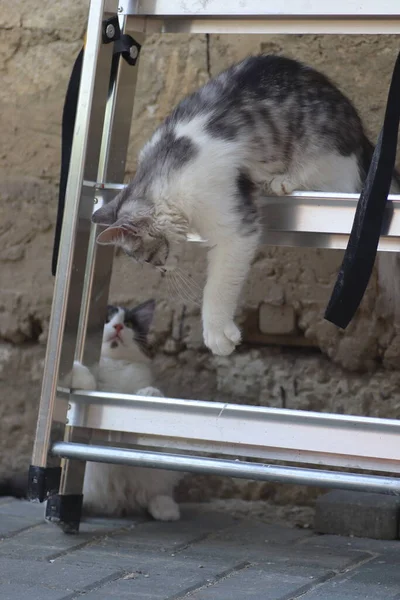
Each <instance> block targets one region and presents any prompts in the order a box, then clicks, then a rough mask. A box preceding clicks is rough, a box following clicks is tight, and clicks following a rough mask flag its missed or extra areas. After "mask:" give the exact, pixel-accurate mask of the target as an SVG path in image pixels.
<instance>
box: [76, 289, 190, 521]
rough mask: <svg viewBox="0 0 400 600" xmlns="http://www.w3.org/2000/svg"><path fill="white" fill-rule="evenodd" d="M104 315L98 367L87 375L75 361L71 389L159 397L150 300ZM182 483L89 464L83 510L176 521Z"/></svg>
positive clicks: (161, 474) (175, 477)
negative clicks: (140, 514) (139, 512)
mask: <svg viewBox="0 0 400 600" xmlns="http://www.w3.org/2000/svg"><path fill="white" fill-rule="evenodd" d="M107 312H108V314H107V320H106V324H105V326H104V331H103V342H102V347H101V358H100V362H99V365H98V367H97V368H96V369H95V370H94V369H93V370H92V371H90V370H89V369H88V368H87V367H85V366H84V365H82V364H81V363H79V362H75V364H74V368H73V372H72V387H73V388H75V389H83V390H94V389H97V390H99V391H107V392H117V393H124V394H137V395H139V396H158V397H161V396H163V394H162V393H161V392H160V390H158V389H157V388H155V387H153V386H152V384H153V375H152V372H151V360H150V358H149V355H148V346H147V343H146V338H147V334H148V331H149V327H150V325H151V322H152V319H153V314H154V301H153V300H149V301H147V302H144V303H143V304H141V305H139V306H137V307H136V308H134V309H131V310H128V309H126V308H121V307H118V306H109V307H108V311H107ZM181 478H182V474H181V473H178V472H176V471H165V470H158V469H146V468H142V467H127V466H125V465H112V464H104V463H94V462H88V463H87V465H86V473H85V480H84V488H83V503H84V509H86V510H88V511H89V512H91V513H100V514H103V515H114V516H120V515H127V514H131V513H133V512H135V511H136V510H137V509H147V510H148V512H149V513H150V514H151V515H152V516H153V517H154V519H158V520H160V521H175V520H177V519H179V516H180V514H179V506H178V505H177V503H176V502H175V500H174V499H173V491H174V488H175V486H176V485H177V483H178V481H179V480H180V479H181Z"/></svg>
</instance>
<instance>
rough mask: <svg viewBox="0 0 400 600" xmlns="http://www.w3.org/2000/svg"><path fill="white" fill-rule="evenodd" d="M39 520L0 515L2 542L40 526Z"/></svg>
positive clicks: (0, 536)
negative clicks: (30, 528)
mask: <svg viewBox="0 0 400 600" xmlns="http://www.w3.org/2000/svg"><path fill="white" fill-rule="evenodd" d="M38 523H39V521H38V519H35V518H34V517H32V518H26V519H24V518H22V517H14V516H10V515H0V540H2V539H3V538H7V537H11V536H14V535H17V534H18V533H19V532H22V531H24V530H25V529H28V528H29V527H33V526H35V525H38Z"/></svg>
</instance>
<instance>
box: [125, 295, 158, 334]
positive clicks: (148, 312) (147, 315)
mask: <svg viewBox="0 0 400 600" xmlns="http://www.w3.org/2000/svg"><path fill="white" fill-rule="evenodd" d="M155 308H156V303H155V300H146V302H143V303H142V304H139V306H136V307H135V308H132V310H131V311H130V313H131V315H133V317H134V319H135V321H136V323H137V324H138V326H139V328H140V330H141V331H142V333H143V334H144V335H147V334H148V333H149V330H150V325H151V323H152V321H153V318H154V311H155Z"/></svg>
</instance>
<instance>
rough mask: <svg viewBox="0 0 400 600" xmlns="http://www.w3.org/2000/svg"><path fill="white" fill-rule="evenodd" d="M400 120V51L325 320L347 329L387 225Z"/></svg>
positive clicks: (360, 297) (363, 290) (362, 293)
mask: <svg viewBox="0 0 400 600" xmlns="http://www.w3.org/2000/svg"><path fill="white" fill-rule="evenodd" d="M399 120H400V53H399V55H398V57H397V60H396V64H395V67H394V70H393V75H392V81H391V84H390V89H389V95H388V100H387V104H386V112H385V120H384V123H383V127H382V130H381V132H380V135H379V139H378V143H377V145H376V148H375V151H374V154H373V156H372V160H371V165H370V168H369V171H368V175H367V178H366V180H365V183H364V187H363V189H362V192H361V195H360V199H359V201H358V204H357V209H356V214H355V217H354V222H353V227H352V230H351V234H350V238H349V242H348V244H347V248H346V252H345V255H344V258H343V262H342V265H341V267H340V271H339V275H338V278H337V280H336V284H335V287H334V289H333V292H332V296H331V298H330V300H329V304H328V307H327V309H326V311H325V319H327V320H328V321H331V323H333V324H334V325H337V326H338V327H341V328H343V329H345V328H346V327H347V325H348V324H349V323H350V321H351V319H352V318H353V316H354V314H355V312H356V310H357V308H358V306H359V304H360V302H361V300H362V298H363V296H364V293H365V290H366V288H367V285H368V282H369V280H370V277H371V273H372V269H373V266H374V262H375V257H376V252H377V248H378V243H379V237H380V235H381V233H382V227H383V224H384V216H385V209H386V208H387V197H388V194H389V190H390V185H391V181H392V177H393V172H394V165H395V161H396V150H397V136H398V130H399Z"/></svg>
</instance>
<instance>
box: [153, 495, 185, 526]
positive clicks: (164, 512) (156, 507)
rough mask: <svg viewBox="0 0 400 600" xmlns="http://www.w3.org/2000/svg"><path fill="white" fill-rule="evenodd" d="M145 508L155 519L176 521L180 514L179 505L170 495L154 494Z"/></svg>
mask: <svg viewBox="0 0 400 600" xmlns="http://www.w3.org/2000/svg"><path fill="white" fill-rule="evenodd" d="M147 510H148V511H149V513H150V514H151V516H152V517H153V519H156V520H157V521H178V520H179V518H180V516H181V513H180V510H179V506H178V505H177V503H176V502H175V500H174V499H173V498H171V496H154V498H152V499H151V500H150V502H149V504H148V506H147Z"/></svg>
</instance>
